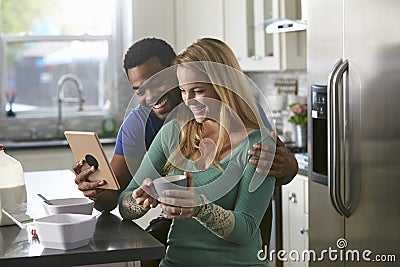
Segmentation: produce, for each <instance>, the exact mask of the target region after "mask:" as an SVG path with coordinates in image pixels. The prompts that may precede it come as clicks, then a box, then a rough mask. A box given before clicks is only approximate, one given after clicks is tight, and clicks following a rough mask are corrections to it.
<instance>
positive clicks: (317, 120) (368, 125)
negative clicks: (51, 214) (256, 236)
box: [307, 0, 400, 267]
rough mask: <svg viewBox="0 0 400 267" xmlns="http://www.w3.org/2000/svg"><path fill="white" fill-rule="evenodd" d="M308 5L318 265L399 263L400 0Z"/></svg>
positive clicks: (312, 236)
mask: <svg viewBox="0 0 400 267" xmlns="http://www.w3.org/2000/svg"><path fill="white" fill-rule="evenodd" d="M307 10H308V22H307V54H308V55H307V56H308V62H307V72H308V77H307V78H308V86H309V87H308V88H309V95H308V101H309V105H308V107H309V125H308V127H309V128H308V132H309V137H308V151H309V177H310V181H309V248H310V250H311V251H315V252H316V256H317V258H313V257H311V260H310V261H309V266H324V267H328V266H367V267H368V266H385V267H387V266H400V156H399V154H400V1H399V0H329V1H327V0H326V1H322V0H308V8H307ZM324 250H326V251H325V252H323V251H324ZM335 250H336V251H335ZM329 251H330V252H329ZM310 253H311V252H310ZM321 253H323V254H321ZM329 253H331V254H332V255H331V256H332V257H330V256H329V255H328V254H329ZM357 255H358V261H357ZM368 260H370V261H368ZM379 260H380V261H379Z"/></svg>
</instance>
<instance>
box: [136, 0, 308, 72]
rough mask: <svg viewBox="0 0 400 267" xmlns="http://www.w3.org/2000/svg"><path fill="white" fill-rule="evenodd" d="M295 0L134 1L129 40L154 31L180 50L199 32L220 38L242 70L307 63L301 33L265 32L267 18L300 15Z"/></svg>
mask: <svg viewBox="0 0 400 267" xmlns="http://www.w3.org/2000/svg"><path fill="white" fill-rule="evenodd" d="M300 9H301V8H300V4H299V0H202V1H198V0H134V2H133V21H134V23H133V28H134V34H133V35H134V39H135V40H136V39H140V38H143V37H145V36H156V37H160V38H163V39H165V40H167V41H168V42H169V43H170V44H171V45H172V46H173V47H174V49H175V50H176V52H177V53H179V52H180V51H181V50H182V49H184V48H185V47H187V46H188V45H189V44H191V43H192V42H193V41H195V40H196V39H198V38H201V37H214V38H218V39H221V40H223V41H225V42H226V43H227V44H228V45H229V46H230V47H231V48H232V50H233V51H234V52H235V54H236V56H237V58H238V60H239V63H240V65H241V67H242V69H243V70H244V71H280V70H288V69H305V68H306V33H305V31H302V32H290V33H274V34H266V33H265V30H264V28H265V27H264V26H263V22H264V21H265V20H266V19H269V18H282V17H287V18H292V19H296V18H299V17H300V15H299V14H298V13H299V12H300Z"/></svg>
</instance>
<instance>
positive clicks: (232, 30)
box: [224, 0, 307, 71]
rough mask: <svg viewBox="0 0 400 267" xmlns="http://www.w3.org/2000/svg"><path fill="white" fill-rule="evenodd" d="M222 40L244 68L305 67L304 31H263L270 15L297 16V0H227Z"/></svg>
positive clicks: (275, 69) (268, 69)
mask: <svg viewBox="0 0 400 267" xmlns="http://www.w3.org/2000/svg"><path fill="white" fill-rule="evenodd" d="M224 10H225V13H224V24H225V35H224V40H225V41H226V42H227V43H228V44H229V46H230V47H231V48H232V49H233V50H234V52H235V53H236V55H237V58H238V60H239V63H240V65H241V68H242V69H243V70H244V71H279V70H288V69H305V68H306V56H307V55H306V33H305V31H299V32H288V33H274V34H266V32H265V29H264V28H265V27H264V25H263V22H264V21H265V20H266V19H270V18H284V17H285V18H291V19H298V18H299V17H300V14H298V13H299V12H300V10H301V8H300V2H299V1H296V0H286V1H285V0H226V1H225V2H224Z"/></svg>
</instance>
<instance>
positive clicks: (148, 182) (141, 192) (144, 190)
mask: <svg viewBox="0 0 400 267" xmlns="http://www.w3.org/2000/svg"><path fill="white" fill-rule="evenodd" d="M153 196H157V193H156V191H155V189H154V185H153V180H152V179H150V178H146V179H144V181H143V182H142V185H141V186H140V187H139V188H138V189H135V190H134V191H133V192H132V197H133V198H134V199H135V200H136V204H139V205H142V206H143V207H144V208H148V207H151V208H155V207H157V204H158V201H157V199H155V198H154V197H153Z"/></svg>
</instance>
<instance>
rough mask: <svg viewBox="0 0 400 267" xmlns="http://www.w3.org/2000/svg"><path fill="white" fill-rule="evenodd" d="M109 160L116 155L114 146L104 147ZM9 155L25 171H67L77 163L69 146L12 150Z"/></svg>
mask: <svg viewBox="0 0 400 267" xmlns="http://www.w3.org/2000/svg"><path fill="white" fill-rule="evenodd" d="M103 149H104V152H105V153H106V156H107V159H108V160H111V158H112V156H113V154H114V145H113V144H110V145H103ZM7 153H8V154H9V155H10V156H12V157H14V158H15V159H17V160H18V161H19V162H20V163H21V165H22V168H23V169H24V171H26V172H31V171H44V170H65V169H71V168H72V165H73V164H74V163H75V158H74V155H73V154H72V152H71V149H70V148H69V147H68V146H65V147H49V148H27V149H23V150H11V151H7Z"/></svg>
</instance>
